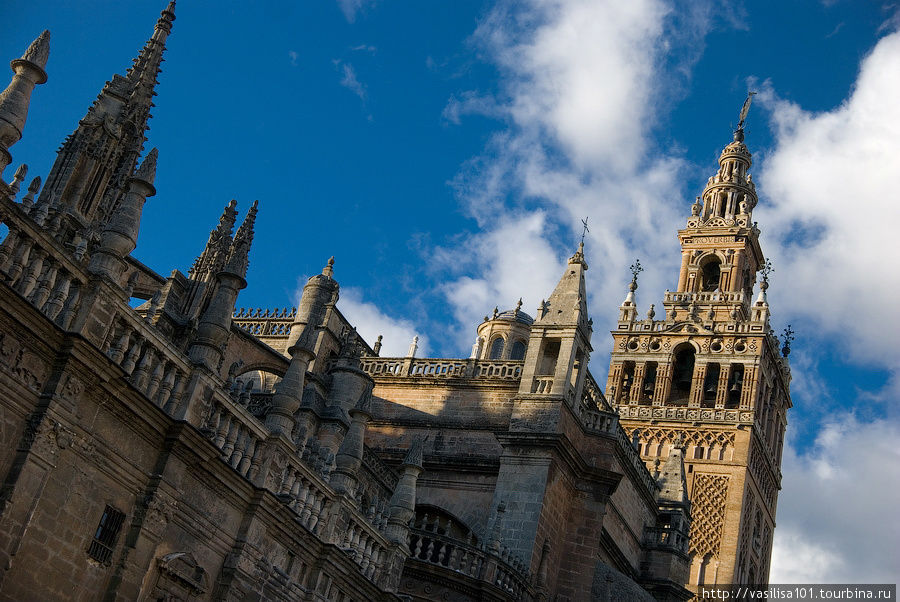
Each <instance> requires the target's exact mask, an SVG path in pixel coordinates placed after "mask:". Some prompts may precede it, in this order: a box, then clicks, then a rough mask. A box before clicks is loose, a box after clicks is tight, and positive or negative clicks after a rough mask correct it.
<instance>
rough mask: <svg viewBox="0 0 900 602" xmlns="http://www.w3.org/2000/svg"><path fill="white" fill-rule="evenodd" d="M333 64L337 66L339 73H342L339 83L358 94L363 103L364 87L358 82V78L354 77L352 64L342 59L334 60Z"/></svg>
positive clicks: (354, 71)
mask: <svg viewBox="0 0 900 602" xmlns="http://www.w3.org/2000/svg"><path fill="white" fill-rule="evenodd" d="M335 66H337V67H339V68H340V70H341V73H343V75H344V76H343V77H342V78H341V85H342V86H344V87H345V88H347V89H348V90H350V91H351V92H353V93H354V94H356V95H357V96H359V99H360V100H361V101H363V102H364V103H365V102H366V87H365V86H364V85H363V84H362V83H360V81H359V78H358V77H356V70H355V69H354V68H353V65H351V64H350V63H344V62H342V61H335Z"/></svg>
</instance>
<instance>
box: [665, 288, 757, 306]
mask: <svg viewBox="0 0 900 602" xmlns="http://www.w3.org/2000/svg"><path fill="white" fill-rule="evenodd" d="M744 299H745V297H744V291H725V292H723V291H699V292H696V293H675V292H672V291H666V294H665V296H664V297H663V302H664V303H692V302H693V303H716V302H725V303H735V304H737V303H744Z"/></svg>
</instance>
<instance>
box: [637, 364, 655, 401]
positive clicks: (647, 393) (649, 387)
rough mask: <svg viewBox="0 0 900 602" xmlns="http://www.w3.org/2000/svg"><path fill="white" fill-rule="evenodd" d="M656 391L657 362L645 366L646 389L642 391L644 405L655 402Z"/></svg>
mask: <svg viewBox="0 0 900 602" xmlns="http://www.w3.org/2000/svg"><path fill="white" fill-rule="evenodd" d="M655 389H656V362H647V363H646V364H645V365H644V387H643V390H642V391H641V400H640V403H641V404H642V405H649V404H650V403H652V402H653V391H654V390H655Z"/></svg>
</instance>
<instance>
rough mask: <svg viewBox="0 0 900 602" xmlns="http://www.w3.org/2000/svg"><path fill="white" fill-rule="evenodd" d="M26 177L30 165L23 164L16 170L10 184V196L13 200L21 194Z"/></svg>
mask: <svg viewBox="0 0 900 602" xmlns="http://www.w3.org/2000/svg"><path fill="white" fill-rule="evenodd" d="M26 175H28V165H27V164H25V163H22V164H21V165H19V167H17V168H16V173H14V174H13V179H12V182H10V184H9V192H10V196H12V198H13V199H15V198H16V195H17V194H19V187H20V186H21V185H22V180H24V179H25V176H26Z"/></svg>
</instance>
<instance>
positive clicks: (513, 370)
mask: <svg viewBox="0 0 900 602" xmlns="http://www.w3.org/2000/svg"><path fill="white" fill-rule="evenodd" d="M360 363H361V366H362V369H363V370H364V371H365V372H366V374H368V375H369V376H372V377H376V376H402V377H407V376H408V377H413V378H434V379H442V378H474V379H498V380H508V381H518V380H519V379H520V378H522V366H523V365H524V362H523V361H521V360H475V359H468V360H455V359H432V358H410V357H375V356H368V357H363V358H361V359H360Z"/></svg>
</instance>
